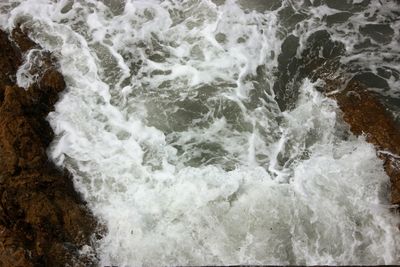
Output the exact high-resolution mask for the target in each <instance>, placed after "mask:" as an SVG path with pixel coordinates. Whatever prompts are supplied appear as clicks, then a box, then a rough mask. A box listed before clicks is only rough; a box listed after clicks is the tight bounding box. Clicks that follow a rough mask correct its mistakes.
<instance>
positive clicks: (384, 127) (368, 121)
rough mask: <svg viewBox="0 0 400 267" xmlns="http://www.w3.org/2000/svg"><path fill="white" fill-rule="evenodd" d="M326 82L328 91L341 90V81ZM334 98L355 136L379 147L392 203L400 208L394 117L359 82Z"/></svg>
mask: <svg viewBox="0 0 400 267" xmlns="http://www.w3.org/2000/svg"><path fill="white" fill-rule="evenodd" d="M325 82H326V86H325V90H330V89H332V88H333V87H335V88H337V81H335V80H329V79H328V78H327V77H325ZM335 84H336V86H334V85H335ZM330 96H331V97H333V98H334V99H335V100H336V102H337V103H338V105H339V107H340V109H341V110H342V112H343V119H344V121H345V122H347V123H348V124H349V126H350V130H351V131H352V132H353V133H354V134H355V135H361V134H364V135H365V136H366V140H367V141H368V142H369V143H372V144H373V145H374V146H375V148H376V150H377V154H378V156H379V157H380V158H381V159H382V160H383V162H384V167H385V171H386V173H387V175H388V176H389V177H390V181H391V202H392V203H393V204H400V157H399V155H400V128H399V126H398V125H396V123H395V121H394V119H393V117H392V115H391V114H390V113H389V112H388V111H387V109H386V108H385V106H384V105H383V104H382V103H381V102H380V101H379V98H378V96H376V95H374V94H373V93H372V92H370V91H368V90H367V88H366V86H365V85H363V84H362V83H361V82H359V81H356V80H351V81H350V82H348V83H347V85H346V86H345V88H344V89H342V90H340V91H338V92H335V93H333V94H330Z"/></svg>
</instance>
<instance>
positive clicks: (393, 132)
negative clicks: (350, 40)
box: [274, 30, 400, 204]
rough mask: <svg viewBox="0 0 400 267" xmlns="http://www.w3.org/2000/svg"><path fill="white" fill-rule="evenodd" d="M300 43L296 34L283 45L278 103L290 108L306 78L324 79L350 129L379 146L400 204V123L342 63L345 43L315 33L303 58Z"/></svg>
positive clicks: (395, 199)
mask: <svg viewBox="0 0 400 267" xmlns="http://www.w3.org/2000/svg"><path fill="white" fill-rule="evenodd" d="M298 46H299V44H298V38H296V37H293V36H292V37H290V38H287V40H285V42H284V43H283V45H282V53H283V54H285V57H284V56H283V55H280V57H279V58H278V62H279V68H280V73H283V75H282V74H281V75H280V76H279V77H278V78H279V79H278V80H280V83H277V86H274V87H275V88H274V89H275V90H277V92H276V95H277V100H278V103H280V106H281V107H282V108H283V109H284V108H287V106H288V104H287V103H286V102H289V103H290V102H291V101H290V100H291V99H293V98H295V97H293V96H296V94H297V92H296V91H295V90H294V89H293V88H298V85H299V83H300V82H301V81H302V80H303V79H304V78H306V77H309V78H311V79H312V80H313V81H315V80H317V79H321V80H323V81H324V82H325V85H324V86H323V87H322V88H320V89H321V91H323V92H324V93H325V94H326V95H327V96H330V97H332V98H334V99H336V101H337V103H338V106H339V107H340V109H341V111H342V114H343V119H344V121H345V122H347V123H348V125H349V126H350V130H351V131H352V132H353V133H354V134H355V135H361V134H364V135H365V136H366V140H367V141H368V142H370V143H372V144H373V145H374V146H375V148H376V151H377V154H378V156H379V157H380V158H381V159H382V160H383V164H384V168H385V171H386V173H387V174H388V176H389V177H390V180H391V197H390V199H391V202H392V203H393V204H400V157H399V156H400V126H399V125H397V124H396V122H395V120H394V118H393V116H392V114H391V113H390V112H389V111H388V110H387V109H386V107H385V106H384V105H383V104H382V103H381V101H380V99H381V97H379V95H378V94H375V93H373V92H372V91H370V90H368V88H367V87H366V86H365V85H363V84H362V82H361V81H359V80H356V79H355V78H352V77H351V74H350V75H349V74H348V73H347V72H346V71H344V70H345V69H346V68H347V67H349V66H343V65H341V63H340V58H341V57H343V56H345V54H344V53H345V49H344V45H343V44H342V43H340V42H339V41H333V40H331V38H330V35H329V33H328V32H327V31H324V30H321V31H317V32H315V33H313V34H312V35H311V36H310V37H309V38H308V40H307V44H306V45H305V49H304V50H303V52H302V54H301V57H300V58H296V57H294V55H295V54H296V51H297V48H298ZM287 84H289V86H287ZM293 85H294V86H293ZM282 88H283V90H282ZM292 102H293V101H292ZM289 108H290V106H289Z"/></svg>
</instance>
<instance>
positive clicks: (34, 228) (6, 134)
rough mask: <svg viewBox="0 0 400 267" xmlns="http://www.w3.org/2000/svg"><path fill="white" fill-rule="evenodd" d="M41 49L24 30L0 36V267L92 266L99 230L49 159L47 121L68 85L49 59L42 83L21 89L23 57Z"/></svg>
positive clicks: (35, 71) (43, 55)
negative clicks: (89, 249)
mask: <svg viewBox="0 0 400 267" xmlns="http://www.w3.org/2000/svg"><path fill="white" fill-rule="evenodd" d="M31 49H38V51H41V50H42V49H41V48H40V47H39V46H37V45H36V44H35V43H33V42H32V41H31V40H30V39H29V38H28V37H27V36H26V35H25V34H24V33H23V32H22V31H21V30H20V29H19V28H16V29H15V30H14V31H13V32H12V34H11V36H8V35H7V34H6V33H5V32H2V31H0V266H91V265H94V264H95V257H94V256H87V255H85V256H82V255H81V254H80V252H79V251H80V249H82V248H83V247H84V246H85V245H90V241H91V240H90V238H91V236H92V234H93V232H94V229H96V228H97V224H96V221H95V219H94V218H93V216H92V215H91V213H90V212H89V211H88V210H87V209H86V208H85V206H84V202H83V201H82V199H81V198H80V196H79V195H78V194H77V193H76V192H75V190H74V187H73V184H72V180H71V177H70V175H69V174H68V172H67V171H62V170H59V169H57V168H56V167H55V166H54V165H53V164H52V163H51V162H50V161H49V160H48V158H47V155H46V148H47V146H48V145H49V143H50V142H51V140H52V138H53V132H52V129H51V127H50V125H49V123H48V122H47V121H46V119H45V118H46V116H47V114H48V113H49V112H50V111H51V110H52V109H53V105H54V104H55V103H56V101H57V99H58V94H59V93H60V92H61V91H63V90H64V88H65V83H64V80H63V77H62V75H61V74H60V73H59V72H58V71H57V65H56V62H55V60H54V58H52V56H51V54H50V53H48V52H45V51H42V52H41V59H40V60H41V64H39V65H40V68H37V67H36V69H35V68H32V69H31V70H30V72H31V74H36V75H37V76H38V79H37V81H36V82H34V83H33V84H31V85H30V86H29V88H26V90H25V89H24V88H20V87H18V86H17V85H16V72H17V70H18V68H19V66H20V65H21V64H22V63H23V60H24V55H26V53H27V52H28V51H32V50H31Z"/></svg>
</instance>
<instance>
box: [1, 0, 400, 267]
mask: <svg viewBox="0 0 400 267" xmlns="http://www.w3.org/2000/svg"><path fill="white" fill-rule="evenodd" d="M348 2H351V1H347V2H346V4H345V3H344V2H341V1H332V0H330V1H328V0H326V1H304V2H300V1H289V0H288V1H282V2H281V1H256V0H254V1H221V0H218V1H206V0H191V1H176V0H169V1H128V0H127V1H122V0H104V1H78V0H76V1H67V0H64V1H57V2H56V1H49V0H27V1H11V0H7V1H4V2H2V3H1V4H0V10H1V15H0V25H1V27H2V28H4V29H12V28H13V27H14V25H15V24H17V23H22V25H23V27H24V28H25V29H27V30H29V32H30V36H31V38H32V39H33V40H35V41H36V42H38V43H39V44H40V45H41V46H42V47H44V48H45V49H47V50H50V51H52V52H53V53H54V54H55V56H57V57H58V60H59V62H60V68H61V71H62V73H63V74H64V76H65V79H66V82H67V90H66V93H65V94H64V95H63V96H62V98H61V100H60V101H59V103H58V104H57V105H56V110H55V112H53V113H51V114H50V115H49V117H48V119H49V121H50V123H51V125H52V127H53V129H54V131H55V133H56V139H55V140H54V142H53V144H52V146H51V148H50V149H49V155H50V157H51V158H52V159H53V160H54V161H55V162H56V163H57V164H59V165H60V166H64V167H66V168H68V169H69V171H70V172H71V173H73V174H74V183H75V186H76V188H77V189H78V191H80V192H81V193H82V194H83V196H84V198H85V199H86V200H87V201H88V205H89V207H90V208H91V209H92V211H93V212H94V214H95V215H96V216H98V218H99V220H100V221H102V222H103V223H104V224H105V225H106V226H107V228H108V233H107V234H106V235H105V236H104V237H103V238H102V239H101V240H100V241H98V242H97V244H96V248H95V249H96V250H97V251H98V255H99V258H100V265H118V266H160V265H163V266H165V265H171V266H172V265H175V266H176V265H210V264H218V265H227V264H330V265H335V264H396V263H398V262H399V261H400V252H399V251H398V250H396V247H397V246H398V245H399V242H400V238H399V232H398V229H396V224H398V223H399V217H398V216H397V215H394V214H392V213H390V212H389V210H388V208H389V206H390V205H389V201H388V186H389V178H388V177H387V176H386V174H385V172H384V171H383V167H382V162H381V161H380V160H379V159H378V158H377V157H376V155H375V151H374V148H373V147H372V146H371V145H370V144H368V143H366V142H365V140H364V138H363V137H359V138H357V137H354V136H353V135H351V134H350V133H349V132H348V129H347V126H346V125H344V123H343V122H342V120H341V118H340V115H338V114H340V113H338V107H337V106H336V104H335V102H333V101H332V100H330V99H328V98H326V97H324V96H323V95H321V94H320V93H319V92H318V91H317V90H316V87H317V86H318V85H319V84H318V83H319V82H318V81H317V82H316V83H314V82H311V81H310V80H308V79H306V78H304V77H301V76H298V75H297V76H296V74H297V73H298V72H297V71H296V70H295V71H293V72H290V73H289V72H288V74H287V75H286V76H285V77H286V78H285V79H286V80H285V79H282V75H281V74H282V72H284V71H286V69H285V68H282V67H281V66H282V62H283V63H285V62H288V61H289V60H290V59H291V58H295V57H297V58H300V57H301V52H302V51H303V50H304V49H306V47H307V41H306V40H307V39H308V38H309V36H311V35H312V34H313V33H315V32H318V31H321V30H323V31H325V32H327V33H328V34H329V35H330V37H331V39H332V40H334V41H340V42H341V43H342V44H343V45H342V48H343V51H342V52H340V53H338V55H334V56H336V57H338V58H339V59H340V62H341V63H342V64H343V66H345V70H346V73H348V75H349V77H347V78H348V79H351V78H354V76H356V77H355V78H357V77H358V76H357V75H359V76H360V75H361V76H360V77H361V78H360V79H362V80H364V81H370V83H371V84H369V86H370V87H371V88H372V90H375V91H378V92H380V93H381V95H382V98H383V99H387V100H388V107H389V108H391V109H392V111H393V114H395V115H396V114H397V113H396V112H398V106H397V103H398V99H399V89H398V88H400V87H399V73H400V67H399V61H400V58H399V55H400V54H399V52H400V51H399V50H400V46H399V40H400V39H399V34H400V32H399V30H400V25H399V23H400V20H399V19H398V17H399V14H400V8H399V5H398V4H396V2H395V1H385V3H379V2H378V1H359V0H358V1H357V0H354V1H353V3H348ZM377 24H380V25H382V24H383V25H384V26H373V25H377ZM369 25H372V26H369ZM290 35H292V36H294V37H295V38H294V39H293V40H294V41H293V42H292V41H291V40H290V41H287V42H286V44H289V46H291V47H292V48H290V47H289V49H288V50H287V51H289V52H287V51H286V50H285V51H283V52H282V50H281V45H282V44H283V43H284V42H285V39H286V38H288V36H290ZM285 47H286V46H285ZM290 51H291V52H290ZM331 51H333V50H331ZM331 55H332V54H330V55H328V56H331ZM321 56H326V55H325V54H324V51H321ZM34 59H35V55H31V56H27V62H26V64H25V66H27V65H29V63H30V60H32V61H33V60H34ZM299 62H300V65H301V64H302V62H301V60H300V61H299ZM24 70H25V69H24V68H23V67H22V68H21V69H20V71H19V74H20V76H19V78H18V82H19V83H20V85H22V86H23V85H27V84H29V82H30V79H34V78H35V77H29V75H28V74H26V72H24ZM24 73H25V75H24ZM365 73H367V74H365ZM363 75H364V76H363ZM296 77H300V78H298V79H296ZM366 77H367V78H366ZM368 79H369V80H368ZM279 81H283V82H281V83H280V85H279V86H277V82H279ZM87 251H90V249H89V248H83V249H82V253H85V252H87Z"/></svg>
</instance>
